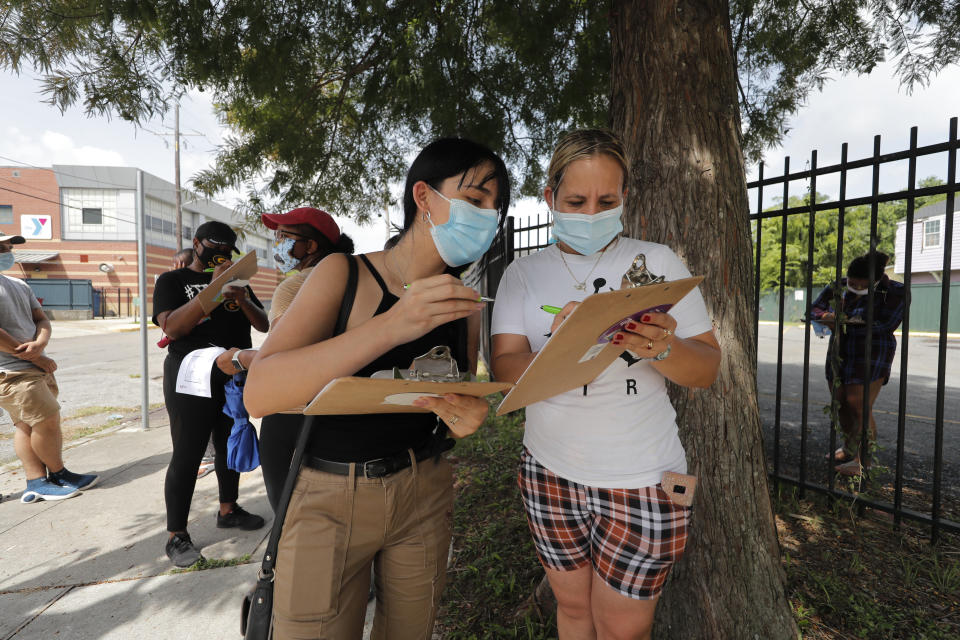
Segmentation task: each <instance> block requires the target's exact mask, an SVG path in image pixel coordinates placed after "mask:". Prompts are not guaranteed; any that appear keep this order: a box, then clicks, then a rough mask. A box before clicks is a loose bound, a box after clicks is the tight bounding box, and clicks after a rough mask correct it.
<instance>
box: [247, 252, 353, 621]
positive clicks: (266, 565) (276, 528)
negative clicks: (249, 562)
mask: <svg viewBox="0 0 960 640" xmlns="http://www.w3.org/2000/svg"><path fill="white" fill-rule="evenodd" d="M347 263H348V267H349V273H348V275H347V288H346V289H345V290H344V292H343V301H342V302H341V303H340V315H339V316H337V324H336V326H335V327H334V330H333V335H335V336H337V335H340V334H341V333H343V332H344V331H345V330H346V328H347V319H348V318H349V317H350V311H351V309H353V300H354V298H355V297H356V295H357V261H356V259H355V258H354V257H353V256H347ZM315 417H316V416H304V419H303V426H302V427H300V435H299V437H298V438H297V448H296V449H295V450H294V452H293V458H292V459H291V461H290V472H289V473H287V479H286V481H285V482H284V483H283V493H282V494H281V495H280V502H279V503H278V504H277V513H276V514H275V515H274V519H273V529H272V530H271V531H270V540H269V541H268V542H267V549H266V551H264V553H263V563H262V564H261V565H260V572H259V577H258V579H257V584H256V586H254V588H253V590H252V591H251V592H250V593H248V594H247V595H245V596H244V597H243V607H242V609H241V612H240V633H241V634H242V635H243V637H244V640H268V638H270V624H271V619H272V618H273V579H274V573H273V567H274V566H275V565H276V562H277V545H279V543H280V532H281V531H282V530H283V521H284V519H285V518H286V517H287V507H288V506H289V505H290V496H291V494H292V493H293V487H294V485H295V484H296V483H297V476H298V475H299V474H300V465H301V463H302V462H303V453H304V451H305V450H306V448H307V441H308V440H309V439H310V428H311V426H312V425H313V419H314V418H315Z"/></svg>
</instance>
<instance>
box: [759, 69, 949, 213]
mask: <svg viewBox="0 0 960 640" xmlns="http://www.w3.org/2000/svg"><path fill="white" fill-rule="evenodd" d="M893 72H894V65H892V64H890V63H885V64H882V65H880V66H879V67H877V69H876V70H875V71H874V72H873V73H871V74H870V75H868V76H843V77H839V78H836V79H834V80H833V81H831V82H829V83H827V85H826V86H825V87H824V89H823V91H822V92H820V93H817V94H815V95H813V96H811V98H810V100H809V102H808V104H807V106H806V107H804V108H802V109H801V110H800V112H799V113H798V114H797V116H795V117H794V118H793V119H792V120H791V121H790V122H789V125H788V126H789V127H790V131H789V132H788V133H787V135H786V137H785V138H784V140H783V144H782V146H781V147H780V148H776V149H770V150H768V151H767V152H766V154H765V155H766V167H765V169H764V174H765V177H770V176H779V175H782V174H783V166H784V158H785V157H787V156H790V170H791V172H794V171H798V170H802V169H803V168H804V167H806V166H808V163H809V162H810V159H811V151H813V150H817V166H819V167H823V166H827V165H832V164H837V163H839V162H840V154H841V146H842V144H843V143H844V142H846V143H848V150H847V154H848V155H847V158H848V160H854V159H860V158H867V157H870V156H871V155H872V154H873V139H874V136H875V135H880V136H881V141H880V143H881V144H880V152H881V153H882V154H885V153H891V152H894V151H903V150H906V149H908V148H909V146H910V128H911V127H913V126H917V128H918V130H917V140H918V145H919V146H924V145H927V144H933V143H936V142H945V141H946V140H947V137H948V134H949V127H950V118H951V117H954V116H958V115H960V101H958V100H957V92H956V87H957V85H958V84H960V66H956V65H955V66H952V67H948V68H947V69H944V70H943V72H941V73H940V75H939V76H937V77H935V78H934V79H933V80H932V82H931V83H930V84H929V86H927V87H917V88H916V89H915V91H914V92H913V93H912V94H907V93H906V90H905V89H903V88H901V86H900V82H899V80H898V79H897V78H896V77H895V76H894V73H893ZM906 170H907V166H906V162H901V163H897V165H895V166H890V165H888V166H885V167H883V168H882V169H881V176H880V191H882V192H888V193H889V192H892V191H898V190H900V189H902V188H904V187H905V186H906ZM946 170H947V166H946V155H945V154H940V155H938V156H935V157H933V156H931V157H928V158H926V159H920V160H919V161H918V170H917V177H918V179H919V178H921V177H925V176H929V175H938V176H940V177H941V178H946ZM756 176H757V169H756V167H755V166H751V167H749V168H748V178H749V179H750V180H753V179H756ZM871 186H872V185H871V170H870V169H869V168H865V169H860V170H857V171H855V172H852V173H850V174H849V175H848V187H847V196H848V197H855V196H861V195H864V196H865V195H869V193H870V190H871ZM805 189H806V184H799V183H795V184H791V185H790V193H791V195H800V193H801V192H802V191H804V190H805ZM764 191H765V193H764V205H765V206H768V205H769V204H772V202H773V197H774V196H777V197H779V196H781V195H782V188H780V187H779V186H778V187H777V188H774V189H771V188H767V189H765V190H764ZM817 191H819V192H821V193H828V194H830V195H831V196H833V197H836V196H837V195H838V192H839V176H835V177H832V178H831V179H829V180H823V179H821V180H820V181H819V182H818V184H817ZM751 199H752V202H751V210H752V211H753V210H755V207H756V202H755V196H754V195H753V193H751Z"/></svg>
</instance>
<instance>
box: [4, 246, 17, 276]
mask: <svg viewBox="0 0 960 640" xmlns="http://www.w3.org/2000/svg"><path fill="white" fill-rule="evenodd" d="M16 261H17V260H16V258H14V257H13V252H12V251H10V252H8V253H0V271H6V270H7V269H12V268H13V264H14V263H15V262H16Z"/></svg>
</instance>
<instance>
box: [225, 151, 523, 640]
mask: <svg viewBox="0 0 960 640" xmlns="http://www.w3.org/2000/svg"><path fill="white" fill-rule="evenodd" d="M509 202H510V183H509V178H508V176H507V171H506V168H505V166H504V164H503V161H502V160H501V159H500V158H499V157H498V156H497V155H496V154H494V153H493V152H492V151H491V150H489V149H488V148H486V147H484V146H482V145H479V144H477V143H474V142H471V141H469V140H463V139H455V138H446V139H442V140H438V141H435V142H433V143H431V144H430V145H428V146H427V147H426V148H425V149H423V151H421V153H420V154H419V155H418V156H417V158H416V159H415V160H414V162H413V164H412V165H411V167H410V170H409V172H408V174H407V181H406V186H405V189H404V197H403V204H404V231H403V234H402V237H401V238H400V240H399V242H397V244H396V245H395V246H394V247H392V248H391V249H388V250H384V251H378V252H375V253H370V254H366V255H361V256H359V260H358V259H357V258H354V257H352V256H349V255H344V254H333V255H330V256H328V257H327V258H325V259H324V260H323V261H322V262H320V264H318V265H317V266H316V267H315V268H314V270H313V272H312V273H311V274H310V276H309V278H308V279H307V281H306V282H305V283H304V285H303V287H302V288H301V289H300V291H299V293H298V294H297V297H296V299H295V300H294V301H293V304H292V305H291V306H290V308H289V309H288V310H287V312H286V313H285V314H284V316H283V320H282V322H280V323H279V324H278V325H277V327H276V328H275V329H274V331H273V332H272V333H271V334H270V336H269V337H268V338H267V340H266V342H265V343H264V345H263V346H262V347H261V349H260V351H259V353H258V354H257V356H256V358H255V359H254V361H253V366H252V367H251V369H250V373H249V377H248V380H247V385H246V389H245V394H244V402H245V404H246V406H247V409H248V410H249V411H250V415H252V416H262V415H265V414H268V413H275V412H278V411H283V410H288V409H291V408H294V407H297V406H303V405H305V404H307V403H308V402H309V401H310V400H311V399H312V398H313V397H314V396H315V395H316V394H317V392H319V391H320V390H321V389H322V388H323V387H324V386H325V385H326V384H327V383H328V382H330V381H331V380H333V379H334V378H338V377H342V376H369V375H371V374H372V373H374V372H375V371H378V370H383V369H391V368H392V367H400V368H401V369H405V368H408V367H410V365H411V362H412V360H413V359H414V358H415V357H418V356H420V355H423V354H424V353H426V352H427V351H429V350H430V349H431V348H433V347H435V346H439V345H446V346H448V347H450V349H451V352H452V353H453V354H454V356H455V357H456V359H457V360H458V364H459V367H460V370H461V371H467V370H470V371H475V368H476V354H477V344H478V338H479V314H478V313H477V312H478V311H480V310H481V309H482V308H483V307H484V304H483V303H481V302H479V300H480V295H479V293H477V292H476V291H474V290H473V289H471V288H469V287H466V286H464V285H463V283H462V282H461V281H460V280H459V278H458V277H456V276H457V275H459V273H460V272H462V270H463V268H465V267H466V265H468V264H469V263H472V262H473V261H475V260H477V259H478V258H480V257H481V256H482V255H483V254H484V253H485V252H486V250H487V248H488V247H489V246H490V243H491V242H492V240H493V237H494V235H495V233H496V231H497V229H498V228H500V226H501V225H502V222H503V218H504V215H505V214H506V211H507V208H508V206H509ZM350 261H354V263H353V265H351V264H350ZM354 268H356V269H357V273H358V278H357V279H356V280H354V281H353V282H354V286H353V287H350V286H348V282H349V281H350V278H349V274H350V272H351V271H352V270H353V269H354ZM341 308H342V309H343V310H345V311H346V312H348V314H349V315H348V319H347V321H346V326H345V327H342V328H338V327H337V319H338V317H339V316H340V315H341ZM335 329H340V330H335ZM291 372H296V374H294V375H291ZM414 404H416V405H418V406H420V407H423V408H425V409H428V410H429V411H431V412H432V413H397V414H367V415H350V416H320V417H318V419H317V420H316V422H315V423H314V424H315V426H314V428H313V430H312V432H311V438H310V441H309V446H308V450H307V453H306V455H305V460H304V467H303V468H302V469H300V471H299V476H298V479H297V485H296V488H295V489H294V493H293V496H292V498H291V502H290V506H289V509H288V511H287V515H286V519H285V521H284V526H283V535H282V537H281V539H280V545H279V548H278V551H277V565H276V586H275V591H274V602H273V637H274V638H275V639H276V640H282V639H284V638H306V637H309V638H336V639H337V640H352V639H359V638H360V637H361V634H362V630H363V610H364V607H365V605H366V601H367V590H368V586H369V584H370V575H371V574H370V566H371V563H372V564H373V565H374V567H375V589H376V597H377V609H376V615H375V618H374V622H373V631H372V637H375V638H377V637H386V635H388V634H389V637H390V638H393V639H395V640H405V639H407V638H410V639H413V638H429V637H430V636H431V633H432V629H433V622H434V618H435V615H436V607H437V605H438V603H439V598H440V593H441V591H442V589H443V585H444V583H445V576H446V564H447V553H448V549H449V545H450V535H451V519H452V511H453V486H452V484H453V482H452V481H453V474H452V467H451V466H450V464H449V463H448V462H447V461H446V459H444V458H443V457H441V456H440V454H439V451H441V450H442V448H443V444H442V443H441V441H440V440H441V439H442V438H443V437H444V436H445V434H446V433H447V430H448V429H449V431H450V432H451V433H452V435H453V436H454V437H464V436H467V435H470V434H472V433H473V432H474V431H476V429H477V428H478V427H479V426H480V425H481V424H482V423H483V421H484V419H485V418H486V416H487V412H488V404H487V402H486V400H484V399H479V398H473V397H471V396H460V395H455V394H447V395H445V396H443V397H441V398H419V399H417V400H416V401H415V402H414ZM438 418H439V419H438Z"/></svg>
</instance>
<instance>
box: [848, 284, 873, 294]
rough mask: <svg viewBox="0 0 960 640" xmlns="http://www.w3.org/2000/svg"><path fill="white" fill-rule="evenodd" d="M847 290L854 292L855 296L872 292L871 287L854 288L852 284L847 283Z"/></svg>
mask: <svg viewBox="0 0 960 640" xmlns="http://www.w3.org/2000/svg"><path fill="white" fill-rule="evenodd" d="M847 291H849V292H850V293H852V294H853V295H855V296H865V295H867V294H868V293H870V290H869V289H854V288H853V287H851V286H850V285H847Z"/></svg>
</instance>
